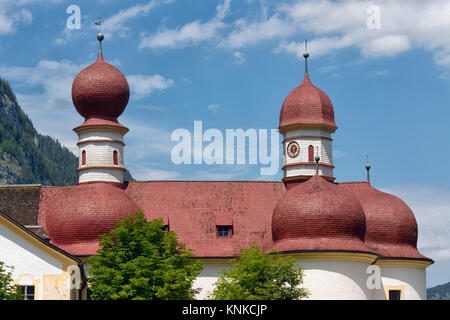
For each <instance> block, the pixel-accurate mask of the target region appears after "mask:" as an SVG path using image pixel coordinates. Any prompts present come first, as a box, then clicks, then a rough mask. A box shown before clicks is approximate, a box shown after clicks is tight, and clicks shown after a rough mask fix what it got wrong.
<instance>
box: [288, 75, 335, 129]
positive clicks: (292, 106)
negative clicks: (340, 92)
mask: <svg viewBox="0 0 450 320" xmlns="http://www.w3.org/2000/svg"><path fill="white" fill-rule="evenodd" d="M299 125H303V126H320V127H322V128H323V129H326V130H327V131H330V132H334V131H336V129H337V126H336V123H335V122H334V109H333V104H332V103H331V100H330V98H329V97H328V96H327V94H326V93H325V92H323V91H322V90H320V89H319V88H317V87H315V86H314V85H313V84H312V83H311V81H310V80H309V76H308V73H305V76H304V78H303V81H302V83H301V84H300V86H298V87H297V88H295V89H294V90H292V91H291V92H290V93H289V95H288V96H287V98H286V100H285V101H284V103H283V106H282V107H281V112H280V125H279V129H280V132H284V131H286V130H287V129H289V128H290V127H295V126H299Z"/></svg>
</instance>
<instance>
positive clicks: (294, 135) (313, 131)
mask: <svg viewBox="0 0 450 320" xmlns="http://www.w3.org/2000/svg"><path fill="white" fill-rule="evenodd" d="M303 57H304V58H305V76H304V78H303V81H302V83H301V84H300V86H298V87H297V88H295V89H294V90H292V91H291V93H289V95H288V96H287V98H286V100H285V101H284V103H283V106H282V108H281V112H280V125H279V128H278V130H279V132H280V133H281V134H282V135H283V137H284V139H283V150H284V152H283V155H284V165H283V171H284V178H283V180H284V181H294V180H306V179H308V178H310V177H311V176H313V175H314V174H315V173H316V163H315V158H316V157H319V158H320V161H319V162H318V163H317V171H318V174H319V175H321V176H323V177H324V178H325V179H327V180H330V181H334V179H335V178H334V175H333V169H334V165H333V143H332V142H333V138H332V134H333V133H334V132H335V131H336V129H337V126H336V123H335V122H334V109H333V105H332V103H331V100H330V99H329V97H328V96H327V94H326V93H325V92H323V91H322V90H320V89H319V88H317V87H315V86H314V85H313V84H312V83H311V81H310V79H309V75H308V57H309V54H308V52H307V50H306V41H305V53H304V54H303Z"/></svg>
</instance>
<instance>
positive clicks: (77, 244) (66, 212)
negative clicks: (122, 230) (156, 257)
mask: <svg viewBox="0 0 450 320" xmlns="http://www.w3.org/2000/svg"><path fill="white" fill-rule="evenodd" d="M138 210H139V209H138V207H137V206H136V204H135V203H134V202H133V200H132V199H131V198H130V197H129V196H128V194H127V193H126V192H125V191H124V190H123V189H122V188H121V185H119V184H111V183H101V182H96V183H83V184H79V185H77V186H73V187H67V188H63V189H62V191H60V192H59V193H57V194H56V195H55V196H54V197H53V199H52V200H51V201H50V203H49V207H48V211H47V212H46V215H45V231H46V232H47V234H48V235H49V236H50V238H51V242H52V243H53V244H55V245H57V246H58V247H61V248H62V249H63V250H66V251H68V252H70V253H71V254H75V255H92V254H95V253H96V251H97V250H98V248H99V247H98V243H99V240H100V238H99V235H101V234H106V233H108V232H109V231H110V230H111V229H113V228H114V227H115V225H114V223H115V222H116V221H119V220H122V219H123V218H125V217H126V216H128V215H131V214H134V213H136V212H137V211H138Z"/></svg>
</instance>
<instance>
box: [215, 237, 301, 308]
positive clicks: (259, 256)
mask: <svg viewBox="0 0 450 320" xmlns="http://www.w3.org/2000/svg"><path fill="white" fill-rule="evenodd" d="M230 263H231V264H232V268H231V269H229V270H223V271H221V272H220V273H221V274H222V275H223V276H222V277H221V278H219V280H218V281H217V282H216V283H215V285H216V287H215V289H214V290H213V292H211V294H210V295H209V299H212V300H294V299H302V298H306V297H307V296H308V291H307V290H306V289H305V288H302V287H300V285H301V284H302V283H303V270H302V268H301V267H300V266H298V265H297V264H295V259H294V258H292V257H285V256H282V255H280V254H279V253H277V252H275V251H271V252H267V253H264V252H262V251H261V250H260V249H259V247H258V245H257V244H255V243H254V244H253V245H252V246H251V247H250V248H244V249H241V251H240V252H239V256H238V257H237V258H236V259H233V260H231V261H230Z"/></svg>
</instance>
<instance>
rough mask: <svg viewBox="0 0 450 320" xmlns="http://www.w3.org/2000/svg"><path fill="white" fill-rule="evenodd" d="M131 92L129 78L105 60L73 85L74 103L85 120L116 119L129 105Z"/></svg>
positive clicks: (76, 79)
mask: <svg viewBox="0 0 450 320" xmlns="http://www.w3.org/2000/svg"><path fill="white" fill-rule="evenodd" d="M129 98H130V89H129V87H128V82H127V79H126V78H125V76H124V75H123V74H122V73H121V72H120V71H119V69H117V68H116V67H114V66H112V65H110V64H109V63H107V62H105V61H104V60H103V56H102V54H101V53H100V54H99V55H98V58H97V61H96V62H95V63H94V64H92V65H90V66H88V67H87V68H85V69H83V70H82V71H81V72H80V73H79V74H78V75H77V76H76V78H75V80H74V82H73V85H72V101H73V104H74V105H75V108H76V109H77V111H78V113H79V114H81V115H82V116H83V117H85V118H90V117H100V118H109V119H113V120H116V119H117V117H119V116H120V115H121V114H122V112H123V111H124V110H125V107H126V106H127V104H128V100H129Z"/></svg>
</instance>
